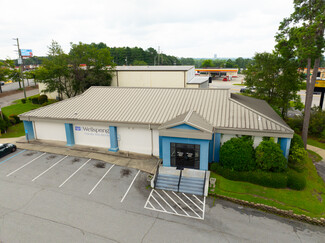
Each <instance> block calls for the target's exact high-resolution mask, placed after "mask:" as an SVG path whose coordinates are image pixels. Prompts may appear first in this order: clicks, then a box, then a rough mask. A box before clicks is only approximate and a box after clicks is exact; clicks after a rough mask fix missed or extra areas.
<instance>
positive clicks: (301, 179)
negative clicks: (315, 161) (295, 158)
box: [287, 170, 306, 191]
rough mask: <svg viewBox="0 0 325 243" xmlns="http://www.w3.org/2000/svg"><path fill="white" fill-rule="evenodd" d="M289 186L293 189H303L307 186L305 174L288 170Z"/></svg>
mask: <svg viewBox="0 0 325 243" xmlns="http://www.w3.org/2000/svg"><path fill="white" fill-rule="evenodd" d="M287 186H288V187H289V188H291V189H294V190H298V191H301V190H303V189H304V188H305V187H306V178H305V176H304V175H303V174H300V173H297V172H296V171H292V170H290V171H289V172H288V181H287Z"/></svg>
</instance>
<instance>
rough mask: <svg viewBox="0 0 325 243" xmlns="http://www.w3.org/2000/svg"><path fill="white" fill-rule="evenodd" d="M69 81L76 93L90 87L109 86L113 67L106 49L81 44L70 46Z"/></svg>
mask: <svg viewBox="0 0 325 243" xmlns="http://www.w3.org/2000/svg"><path fill="white" fill-rule="evenodd" d="M68 58H69V64H70V65H71V68H70V75H71V76H70V79H72V84H73V89H74V91H75V92H76V93H78V94H80V93H83V92H84V91H85V90H87V89H88V88H90V87H91V86H110V84H111V80H112V77H113V73H112V68H113V67H114V65H113V62H112V57H111V55H110V51H109V50H108V48H102V49H96V48H95V47H93V46H91V45H88V44H83V43H81V42H79V44H71V49H70V52H69V56H68Z"/></svg>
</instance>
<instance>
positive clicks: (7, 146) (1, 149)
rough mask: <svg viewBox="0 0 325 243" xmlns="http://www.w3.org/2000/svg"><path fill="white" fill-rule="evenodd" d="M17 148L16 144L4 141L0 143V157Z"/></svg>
mask: <svg viewBox="0 0 325 243" xmlns="http://www.w3.org/2000/svg"><path fill="white" fill-rule="evenodd" d="M16 150H17V147H16V145H14V144H12V143H4V144H0V158H1V157H3V156H5V155H7V154H10V153H13V152H15V151H16Z"/></svg>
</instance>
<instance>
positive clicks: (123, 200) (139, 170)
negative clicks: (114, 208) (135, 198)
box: [121, 170, 140, 203]
mask: <svg viewBox="0 0 325 243" xmlns="http://www.w3.org/2000/svg"><path fill="white" fill-rule="evenodd" d="M139 173H140V170H138V173H137V174H136V175H135V177H134V178H133V180H132V182H131V184H130V186H129V188H128V190H127V191H126V193H125V194H124V196H123V198H122V200H121V203H122V202H123V201H124V198H125V197H126V195H127V194H128V192H129V191H130V189H131V186H132V185H133V183H134V181H135V179H136V178H137V176H138V175H139Z"/></svg>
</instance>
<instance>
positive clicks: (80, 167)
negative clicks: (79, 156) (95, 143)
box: [59, 159, 91, 187]
mask: <svg viewBox="0 0 325 243" xmlns="http://www.w3.org/2000/svg"><path fill="white" fill-rule="evenodd" d="M90 160H91V159H89V160H87V161H86V162H85V163H84V164H83V165H82V166H80V167H79V168H78V169H77V170H76V171H75V172H73V173H72V174H71V175H70V176H69V177H68V178H67V179H66V180H65V181H64V182H62V184H61V185H60V186H59V187H62V186H63V185H64V184H65V183H66V182H67V181H68V180H70V178H71V177H72V176H74V175H75V174H76V173H77V172H78V171H79V170H81V169H82V167H84V166H85V165H86V164H87V163H88V162H89V161H90Z"/></svg>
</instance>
